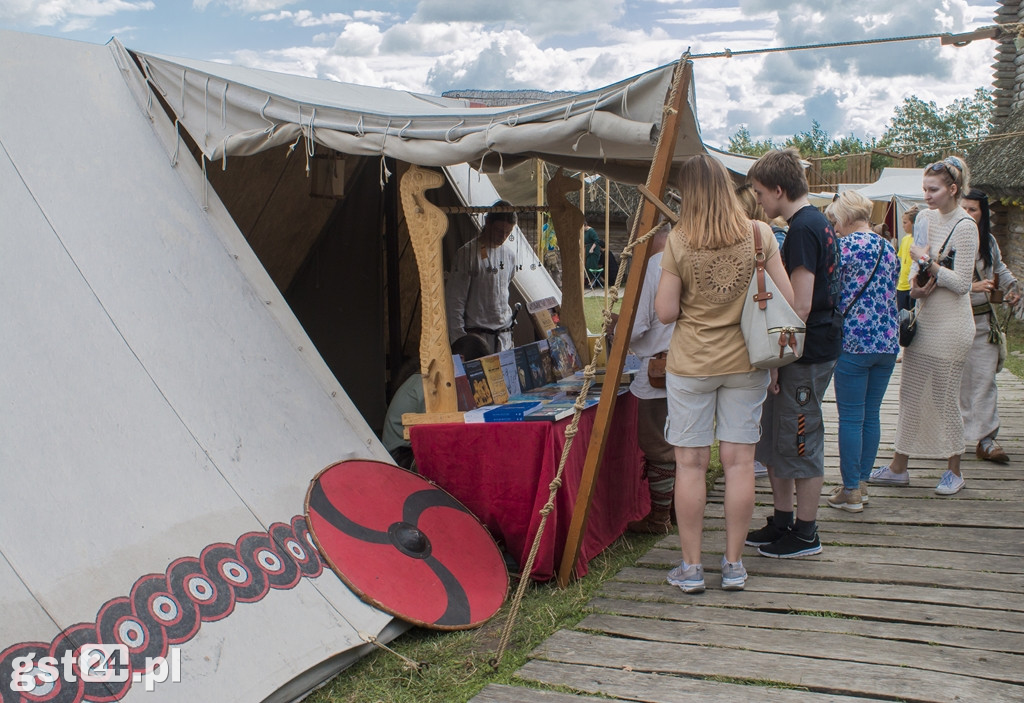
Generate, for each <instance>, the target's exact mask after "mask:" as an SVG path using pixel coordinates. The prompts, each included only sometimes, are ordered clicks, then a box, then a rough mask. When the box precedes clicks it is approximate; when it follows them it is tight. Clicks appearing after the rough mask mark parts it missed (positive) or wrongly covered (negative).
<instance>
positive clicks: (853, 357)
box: [832, 351, 896, 490]
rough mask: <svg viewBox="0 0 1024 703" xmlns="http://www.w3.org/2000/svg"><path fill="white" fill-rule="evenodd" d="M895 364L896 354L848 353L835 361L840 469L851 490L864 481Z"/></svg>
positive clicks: (874, 453)
mask: <svg viewBox="0 0 1024 703" xmlns="http://www.w3.org/2000/svg"><path fill="white" fill-rule="evenodd" d="M895 365H896V355H895V354H850V353H849V352H845V351H844V352H843V353H842V354H840V356H839V361H837V362H836V370H835V375H834V376H833V377H832V382H833V384H834V386H835V393H836V408H837V409H838V410H839V471H840V473H842V475H843V486H844V487H845V488H847V489H848V490H853V489H854V488H858V487H859V486H860V482H861V481H867V480H868V478H869V477H870V475H871V469H872V468H874V465H875V459H876V458H877V456H878V443H879V441H880V440H881V437H882V428H881V422H880V421H879V418H878V410H879V408H880V407H881V405H882V396H884V395H885V389H886V388H887V387H888V386H889V377H890V376H892V370H893V367H894V366H895Z"/></svg>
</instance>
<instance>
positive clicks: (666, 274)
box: [654, 154, 793, 593]
mask: <svg viewBox="0 0 1024 703" xmlns="http://www.w3.org/2000/svg"><path fill="white" fill-rule="evenodd" d="M679 182H680V188H679V194H680V196H681V198H682V199H681V202H680V206H679V222H678V223H677V224H676V226H675V227H674V228H673V229H672V231H671V233H670V234H669V236H668V241H667V242H666V245H665V253H664V254H663V255H662V260H661V279H660V281H659V283H658V292H657V294H656V295H655V298H654V309H655V311H656V312H657V315H658V319H659V320H661V322H663V323H665V324H674V325H675V327H674V329H673V332H672V339H671V342H670V344H669V351H668V365H667V370H668V375H667V377H666V387H667V391H668V421H667V422H666V423H665V439H666V440H668V442H669V444H671V445H673V447H674V448H675V459H676V487H675V500H676V517H677V521H678V523H679V543H680V547H681V548H682V553H683V560H682V563H681V564H680V565H679V566H677V567H675V568H674V569H672V570H671V571H669V573H668V582H669V583H671V584H672V585H674V586H678V587H679V588H681V589H682V590H683V591H684V592H686V593H699V592H701V591H703V590H704V567H703V565H702V559H701V538H702V532H703V524H704V505H705V501H706V498H707V489H706V483H705V474H706V473H707V469H708V462H709V460H710V458H711V444H712V443H713V442H714V440H715V438H716V437H717V438H718V440H719V456H720V457H721V460H722V468H723V470H724V472H725V554H724V555H723V556H722V588H723V589H725V590H740V589H742V588H743V585H744V583H745V581H746V579H747V572H746V570H745V569H744V568H743V562H742V560H741V556H742V554H743V542H744V540H745V539H746V537H747V528H748V527H749V526H750V518H751V515H753V512H754V445H755V444H756V443H757V440H758V437H759V436H760V434H761V427H760V425H761V405H762V403H763V402H764V399H765V397H766V395H767V390H768V384H769V381H770V374H769V372H768V371H767V370H764V369H755V368H754V367H752V366H751V365H750V356H749V354H748V352H747V345H746V342H745V341H744V339H743V332H742V331H741V330H740V315H741V313H742V311H743V301H744V299H745V298H746V292H747V286H748V285H749V284H750V279H751V275H752V274H753V272H754V251H755V250H754V232H755V231H757V232H758V233H759V236H760V240H761V246H762V248H763V252H764V255H765V269H766V270H767V272H768V274H769V275H770V276H771V277H772V279H774V281H775V283H776V285H777V286H778V288H779V291H780V292H781V293H782V295H783V296H784V297H785V298H786V300H788V301H790V302H792V300H793V288H792V286H791V285H790V282H789V277H788V276H787V275H786V269H785V267H784V266H783V264H782V257H781V256H780V255H779V245H778V242H777V241H776V240H775V237H773V236H772V231H771V229H770V228H769V227H768V225H767V224H765V223H763V222H753V221H751V220H749V219H748V218H747V217H746V216H745V215H744V213H743V211H742V210H741V209H740V205H739V203H738V201H737V199H736V195H735V193H734V192H733V187H732V183H731V181H730V178H729V173H728V171H726V170H725V167H724V166H722V164H721V163H719V162H718V161H717V160H716V159H714V158H712V157H710V156H708V155H706V154H701V155H699V156H694V157H692V158H690V159H688V160H687V161H686V162H685V163H683V165H682V166H681V167H680V169H679Z"/></svg>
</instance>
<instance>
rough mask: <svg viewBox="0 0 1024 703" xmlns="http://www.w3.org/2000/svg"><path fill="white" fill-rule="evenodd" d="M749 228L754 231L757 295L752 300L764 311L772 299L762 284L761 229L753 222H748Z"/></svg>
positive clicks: (763, 257) (763, 274) (762, 255)
mask: <svg viewBox="0 0 1024 703" xmlns="http://www.w3.org/2000/svg"><path fill="white" fill-rule="evenodd" d="M750 228H751V229H752V230H753V231H754V276H755V277H756V278H757V293H755V294H754V300H755V301H756V302H757V307H759V308H761V309H762V310H764V309H765V308H767V307H768V301H769V300H771V299H772V294H771V291H766V288H767V286H766V285H765V282H764V276H765V273H764V262H765V256H764V249H763V248H762V247H761V229H760V228H759V227H758V226H757V223H756V222H754V221H753V220H751V221H750Z"/></svg>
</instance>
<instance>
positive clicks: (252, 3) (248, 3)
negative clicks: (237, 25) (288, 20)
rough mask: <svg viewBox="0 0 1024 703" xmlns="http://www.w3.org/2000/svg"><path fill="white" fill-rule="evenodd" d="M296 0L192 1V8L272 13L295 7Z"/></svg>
mask: <svg viewBox="0 0 1024 703" xmlns="http://www.w3.org/2000/svg"><path fill="white" fill-rule="evenodd" d="M295 2H296V0H192V7H194V8H195V9H197V10H199V11H203V10H205V9H206V8H207V7H209V6H210V5H223V6H224V7H226V8H228V9H229V10H235V11H237V12H250V13H257V12H270V11H271V10H278V9H280V8H282V7H288V6H289V5H294V4H295Z"/></svg>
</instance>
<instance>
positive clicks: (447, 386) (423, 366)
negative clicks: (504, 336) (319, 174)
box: [400, 166, 459, 421]
mask: <svg viewBox="0 0 1024 703" xmlns="http://www.w3.org/2000/svg"><path fill="white" fill-rule="evenodd" d="M443 184H444V177H443V176H442V175H441V174H440V173H438V172H437V171H431V170H428V169H425V168H420V167H419V166H411V167H410V168H409V170H408V171H406V173H405V175H404V176H402V183H401V186H400V191H401V195H402V209H403V210H404V211H405V220H406V223H407V225H408V227H409V239H410V241H411V242H412V249H413V252H414V253H415V254H416V265H417V266H418V267H419V270H420V292H421V293H422V314H423V325H422V329H423V331H422V332H421V334H420V371H421V372H422V373H423V397H424V400H425V401H426V406H427V408H426V409H427V414H428V415H431V414H437V413H457V412H458V409H459V403H458V397H457V395H456V391H455V366H454V364H453V363H452V352H451V345H450V344H449V343H448V319H447V317H446V315H445V309H444V270H443V265H442V261H441V239H442V238H443V237H444V233H445V231H446V230H447V229H448V216H447V215H445V214H444V213H443V212H441V210H439V209H438V208H437V207H436V206H435V205H433V204H432V203H430V202H428V201H427V198H426V196H425V192H426V191H428V190H430V189H431V188H438V187H440V186H441V185H443ZM436 421H439V420H436ZM449 421H451V420H449Z"/></svg>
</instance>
